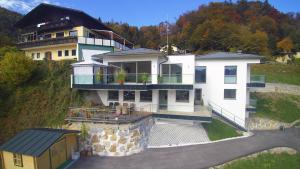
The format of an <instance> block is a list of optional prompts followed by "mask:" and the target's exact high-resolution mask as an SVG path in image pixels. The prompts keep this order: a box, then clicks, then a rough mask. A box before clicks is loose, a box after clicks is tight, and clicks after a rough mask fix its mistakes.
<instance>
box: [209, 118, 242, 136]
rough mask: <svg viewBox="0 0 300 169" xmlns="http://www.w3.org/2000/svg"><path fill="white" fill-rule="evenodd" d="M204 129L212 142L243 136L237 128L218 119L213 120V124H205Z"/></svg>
mask: <svg viewBox="0 0 300 169" xmlns="http://www.w3.org/2000/svg"><path fill="white" fill-rule="evenodd" d="M203 127H204V129H205V130H206V133H207V135H208V137H209V139H210V140H211V141H215V140H221V139H225V138H231V137H237V136H241V135H242V134H240V133H238V132H237V131H236V129H235V128H233V127H231V126H229V125H227V124H225V123H223V122H222V121H220V120H217V119H213V120H212V122H211V123H204V124H203Z"/></svg>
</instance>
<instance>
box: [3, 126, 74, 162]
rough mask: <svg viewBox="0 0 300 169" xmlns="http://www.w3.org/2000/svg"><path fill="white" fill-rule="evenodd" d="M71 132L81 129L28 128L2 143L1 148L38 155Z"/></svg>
mask: <svg viewBox="0 0 300 169" xmlns="http://www.w3.org/2000/svg"><path fill="white" fill-rule="evenodd" d="M69 133H79V131H76V130H64V129H50V128H35V129H26V130H23V131H22V132H19V133H18V134H17V135H15V136H14V137H13V138H11V139H10V140H8V141H7V142H5V143H4V144H2V145H1V146H0V150H1V151H7V152H12V153H18V154H24V155H29V156H35V157H38V156H40V155H42V153H43V152H45V151H46V150H47V149H48V148H49V147H51V146H52V145H53V144H54V143H55V142H56V141H57V140H58V139H59V138H61V137H62V136H63V135H64V134H69Z"/></svg>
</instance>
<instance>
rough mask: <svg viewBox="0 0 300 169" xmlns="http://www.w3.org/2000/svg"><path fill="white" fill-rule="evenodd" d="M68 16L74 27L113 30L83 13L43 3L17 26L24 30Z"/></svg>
mask: <svg viewBox="0 0 300 169" xmlns="http://www.w3.org/2000/svg"><path fill="white" fill-rule="evenodd" d="M66 16H68V17H70V20H71V21H72V22H73V24H74V26H85V27H87V28H90V29H100V30H111V29H110V28H108V27H107V26H106V25H104V24H103V23H102V22H100V21H99V20H97V19H95V18H93V17H91V16H90V15H88V14H86V13H85V12H83V11H80V10H77V9H72V8H66V7H61V6H56V5H51V4H45V3H41V4H40V5H38V6H37V7H35V8H34V9H33V10H31V11H30V12H29V13H28V14H26V15H25V16H24V17H23V18H22V19H21V20H19V21H18V22H17V23H16V24H15V26H16V27H18V28H22V29H23V28H26V27H29V26H34V25H37V24H39V23H43V22H54V21H57V20H60V19H61V18H64V17H66Z"/></svg>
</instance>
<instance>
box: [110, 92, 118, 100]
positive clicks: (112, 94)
mask: <svg viewBox="0 0 300 169" xmlns="http://www.w3.org/2000/svg"><path fill="white" fill-rule="evenodd" d="M108 100H113V101H119V91H117V90H111V91H108Z"/></svg>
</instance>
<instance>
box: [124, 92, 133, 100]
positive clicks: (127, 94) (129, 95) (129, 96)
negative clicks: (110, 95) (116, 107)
mask: <svg viewBox="0 0 300 169" xmlns="http://www.w3.org/2000/svg"><path fill="white" fill-rule="evenodd" d="M123 100H124V101H135V92H134V91H124V93H123Z"/></svg>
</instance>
